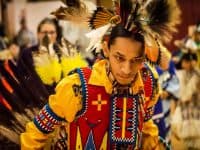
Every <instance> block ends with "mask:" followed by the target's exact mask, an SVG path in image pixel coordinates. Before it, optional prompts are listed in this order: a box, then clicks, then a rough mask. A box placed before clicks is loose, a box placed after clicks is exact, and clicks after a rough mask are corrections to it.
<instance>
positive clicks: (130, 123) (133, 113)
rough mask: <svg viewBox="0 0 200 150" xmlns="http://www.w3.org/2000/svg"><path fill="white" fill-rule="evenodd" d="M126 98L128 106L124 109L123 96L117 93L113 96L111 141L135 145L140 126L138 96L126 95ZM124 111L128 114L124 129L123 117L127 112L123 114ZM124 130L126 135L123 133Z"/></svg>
mask: <svg viewBox="0 0 200 150" xmlns="http://www.w3.org/2000/svg"><path fill="white" fill-rule="evenodd" d="M126 98H127V104H126V107H127V108H126V110H124V108H123V102H122V101H123V96H122V97H121V96H117V95H115V96H114V97H112V109H111V126H110V136H111V141H112V142H114V143H116V144H120V143H126V144H131V145H133V146H135V142H136V139H137V127H138V109H137V106H138V97H136V96H126ZM121 102H122V103H121ZM124 111H125V112H124ZM123 112H124V113H125V114H126V118H124V119H125V123H126V125H124V129H123V117H124V115H125V114H124V115H123ZM123 130H124V131H123ZM123 132H124V135H123V134H122V133H123Z"/></svg>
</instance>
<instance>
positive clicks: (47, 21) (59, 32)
mask: <svg viewBox="0 0 200 150" xmlns="http://www.w3.org/2000/svg"><path fill="white" fill-rule="evenodd" d="M44 24H52V25H54V26H55V28H56V33H57V41H58V43H60V42H61V41H60V40H61V38H62V27H61V26H60V25H59V23H58V20H56V19H54V18H44V19H43V20H42V21H41V22H40V23H39V24H38V27H37V32H40V31H41V27H42V25H44Z"/></svg>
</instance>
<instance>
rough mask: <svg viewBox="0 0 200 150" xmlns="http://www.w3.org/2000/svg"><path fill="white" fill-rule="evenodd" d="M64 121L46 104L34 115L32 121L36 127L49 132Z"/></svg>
mask: <svg viewBox="0 0 200 150" xmlns="http://www.w3.org/2000/svg"><path fill="white" fill-rule="evenodd" d="M62 121H64V119H63V118H61V117H59V116H57V115H56V114H55V113H54V112H53V111H52V110H51V108H50V107H49V105H48V104H46V105H45V106H44V107H43V108H42V109H41V110H40V112H39V114H38V115H37V116H35V118H34V120H33V122H34V124H35V125H36V127H37V128H38V129H39V130H40V131H41V132H43V133H50V132H52V131H53V130H54V128H55V127H56V126H58V125H60V124H61V123H62Z"/></svg>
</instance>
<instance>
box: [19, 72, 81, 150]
mask: <svg viewBox="0 0 200 150" xmlns="http://www.w3.org/2000/svg"><path fill="white" fill-rule="evenodd" d="M80 84H81V83H80V79H79V75H78V74H73V75H71V76H67V77H65V78H64V79H63V80H62V81H61V82H60V83H59V84H58V86H57V87H56V93H55V94H54V95H51V96H50V97H49V103H48V104H46V105H45V106H44V107H43V109H41V111H40V112H39V114H38V115H37V116H35V118H34V120H33V121H32V122H29V123H27V125H26V131H25V132H24V133H22V134H21V135H20V141H21V149H22V150H38V149H42V148H43V147H44V146H45V144H46V143H47V141H48V138H50V137H51V136H53V131H54V129H55V128H57V127H58V126H59V125H61V122H62V121H64V120H65V121H68V122H71V121H73V120H74V118H75V115H76V113H77V112H78V111H79V110H80V109H81V108H82V103H81V95H80V91H78V90H77V89H76V90H75V89H74V87H78V89H80V87H81V86H80ZM77 92H78V93H77ZM44 114H45V115H44Z"/></svg>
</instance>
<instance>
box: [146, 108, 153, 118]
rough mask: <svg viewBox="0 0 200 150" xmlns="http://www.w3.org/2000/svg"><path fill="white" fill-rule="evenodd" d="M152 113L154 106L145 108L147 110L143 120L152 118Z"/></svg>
mask: <svg viewBox="0 0 200 150" xmlns="http://www.w3.org/2000/svg"><path fill="white" fill-rule="evenodd" d="M153 114H154V107H149V108H147V110H146V112H145V117H144V121H148V120H150V119H151V118H152V116H153Z"/></svg>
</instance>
